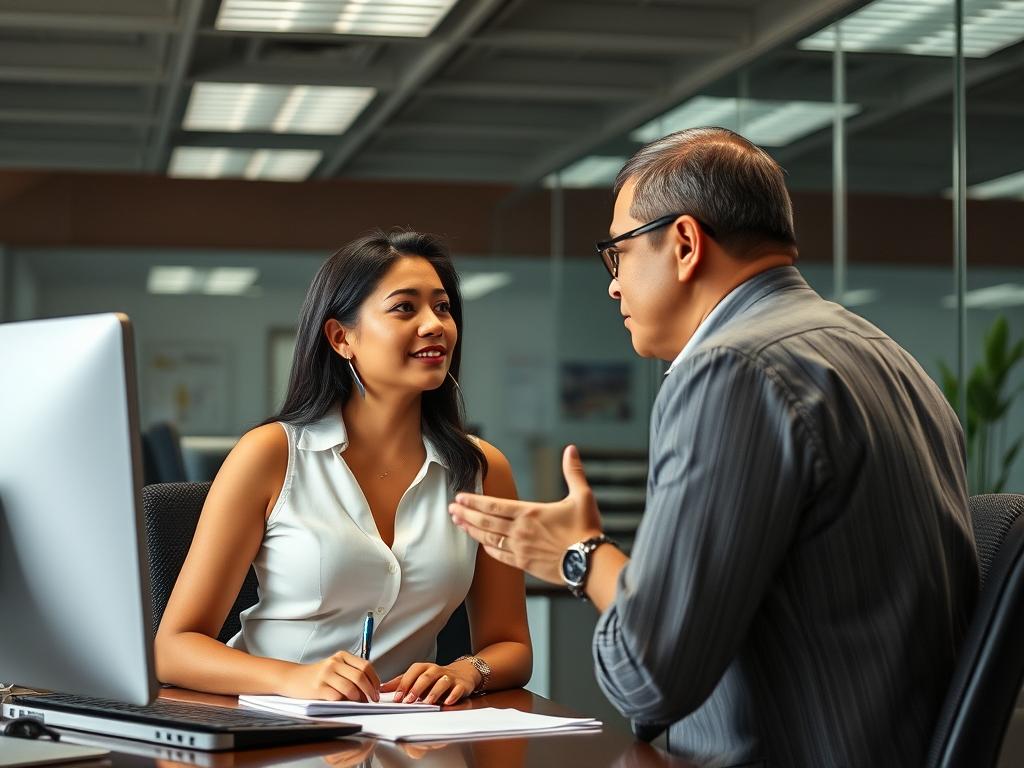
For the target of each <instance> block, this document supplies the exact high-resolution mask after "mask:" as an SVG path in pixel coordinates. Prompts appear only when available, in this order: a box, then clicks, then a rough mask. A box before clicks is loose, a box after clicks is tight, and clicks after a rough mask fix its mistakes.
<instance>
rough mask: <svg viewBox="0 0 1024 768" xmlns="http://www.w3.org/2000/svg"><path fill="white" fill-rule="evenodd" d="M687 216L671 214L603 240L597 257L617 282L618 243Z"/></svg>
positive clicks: (700, 222) (697, 220) (706, 229)
mask: <svg viewBox="0 0 1024 768" xmlns="http://www.w3.org/2000/svg"><path fill="white" fill-rule="evenodd" d="M685 215H686V214H684V213H670V214H668V215H667V216H662V217H660V218H657V219H655V220H654V221H649V222H647V223H646V224H644V225H642V226H639V227H637V228H636V229H631V230H629V232H623V233H622V234H621V235H619V236H618V237H613V238H612V239H611V240H602V241H601V242H599V243H595V244H594V248H595V249H596V250H597V255H598V256H600V257H601V261H602V262H603V263H604V268H605V269H607V270H608V274H609V275H611V276H612V279H613V280H617V279H618V277H619V250H618V248H616V247H615V246H616V245H617V244H618V243H621V242H622V241H623V240H630V239H632V238H634V237H639V236H640V235H646V234H647V233H648V232H653V231H654V230H656V229H661V228H662V227H667V226H668V225H669V224H671V223H672V222H673V221H675V220H676V219H678V218H679V217H680V216H685ZM694 221H696V222H697V223H698V224H700V226H701V228H702V229H703V230H704V231H705V232H707V233H708V235H710V236H711V237H714V236H715V231H714V230H713V229H711V227H709V226H708V225H707V224H705V223H704V222H702V221H700V220H699V219H694Z"/></svg>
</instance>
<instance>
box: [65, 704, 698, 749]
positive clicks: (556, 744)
mask: <svg viewBox="0 0 1024 768" xmlns="http://www.w3.org/2000/svg"><path fill="white" fill-rule="evenodd" d="M160 695H161V697H163V698H167V699H176V700H178V701H190V702H197V703H205V704H219V705H221V706H233V705H235V700H234V698H233V697H229V696H216V695H213V694H206V693H197V692H195V691H185V690H181V689H176V688H167V689H164V690H163V691H162V692H161V694H160ZM477 707H514V708H516V709H521V710H524V711H526V712H537V713H539V714H545V715H562V716H572V715H573V714H574V713H573V712H571V711H569V710H567V709H565V708H564V707H561V706H559V705H558V704H556V703H554V702H553V701H550V700H548V699H545V698H543V697H541V696H537V695H535V694H532V693H530V692H529V691H525V690H514V691H499V692H497V693H491V694H487V695H485V696H480V697H477V698H473V699H470V700H468V701H464V702H462V703H460V704H457V705H455V706H454V707H451V708H452V709H473V708H477ZM63 733H64V739H65V740H66V741H68V742H70V743H76V744H93V745H98V746H104V747H106V748H107V749H110V750H111V755H110V762H111V765H112V768H153V767H155V766H159V767H160V768H170V767H171V766H209V767H210V768H228V767H231V766H273V765H281V766H284V765H287V766H288V768H330V767H331V766H333V767H334V768H347V767H348V766H357V767H361V768H369V767H370V766H372V768H399V767H408V768H542V767H543V768H548V767H549V766H588V767H589V766H593V768H601V767H602V766H615V768H655V767H657V768H693V766H692V764H691V763H689V762H687V761H686V760H683V759H681V758H678V757H673V756H671V755H668V754H667V753H665V752H664V751H662V750H660V749H658V748H656V747H652V746H651V745H649V744H644V743H642V742H638V741H636V740H634V739H633V738H632V736H631V735H630V734H629V733H626V732H625V731H622V730H620V729H618V728H609V727H605V728H604V729H603V730H602V731H601V732H599V733H580V734H566V735H564V736H533V737H521V738H515V739H478V740H475V741H461V742H452V743H448V744H407V745H404V746H403V745H398V744H392V743H390V742H386V741H376V740H374V739H369V738H362V737H351V738H347V739H337V740H334V741H326V742H320V743H317V744H301V745H297V746H289V747H275V748H271V749H253V750H244V751H238V752H200V751H197V750H189V749H179V748H175V747H173V746H166V747H165V746H162V745H159V744H148V743H144V742H135V741H128V740H125V739H114V738H107V737H101V736H94V735H93V734H83V733H79V732H76V731H68V730H65V731H63Z"/></svg>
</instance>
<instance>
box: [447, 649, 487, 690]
mask: <svg viewBox="0 0 1024 768" xmlns="http://www.w3.org/2000/svg"><path fill="white" fill-rule="evenodd" d="M455 661H468V662H469V663H470V664H472V665H473V668H474V669H476V671H477V672H479V673H480V684H479V685H478V686H477V687H476V688H474V689H473V693H482V692H483V690H484V688H486V687H487V681H488V680H490V679H491V665H490V664H488V663H487V662H486V661H484V660H483V659H481V658H480V657H479V656H459V658H457V659H456V660H455ZM452 663H453V664H454V663H455V662H452Z"/></svg>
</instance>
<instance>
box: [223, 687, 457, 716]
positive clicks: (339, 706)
mask: <svg viewBox="0 0 1024 768" xmlns="http://www.w3.org/2000/svg"><path fill="white" fill-rule="evenodd" d="M238 703H239V704H243V705H245V706H249V707H258V708H260V709H269V710H271V711H273V712H282V713H284V714H288V715H361V714H365V715H378V714H383V713H386V712H437V711H438V710H439V709H441V707H440V706H439V705H437V704H422V703H412V704H403V703H402V702H400V701H397V702H396V701H395V696H394V694H393V693H382V694H381V695H380V701H324V700H322V699H292V698H289V697H288V696H249V695H242V696H239V697H238ZM346 719H347V718H346Z"/></svg>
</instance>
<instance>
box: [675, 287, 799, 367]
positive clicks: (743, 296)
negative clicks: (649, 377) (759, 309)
mask: <svg viewBox="0 0 1024 768" xmlns="http://www.w3.org/2000/svg"><path fill="white" fill-rule="evenodd" d="M800 287H803V288H809V286H808V285H807V282H806V281H805V280H804V278H803V276H802V275H801V274H800V272H799V270H798V269H797V268H796V267H773V268H772V269H766V270H765V271H764V272H758V273H757V274H756V275H754V276H753V277H751V278H749V279H747V280H745V281H744V282H742V283H740V284H739V285H737V286H736V287H735V288H733V289H732V290H731V291H729V293H727V294H726V295H725V296H724V297H723V298H722V300H721V301H719V302H718V304H716V305H715V308H714V309H712V310H711V312H710V313H709V314H708V316H707V317H705V318H704V320H703V321H702V322H701V324H700V325H698V326H697V330H696V331H694V333H693V336H691V337H690V340H689V341H687V342H686V344H685V345H684V346H683V348H682V349H681V350H680V351H679V354H678V355H676V358H675V360H673V361H672V364H671V365H670V366H669V367H668V370H667V371H665V375H666V376H668V375H669V374H670V373H672V371H673V370H675V368H676V367H677V366H678V365H679V363H681V362H682V361H683V360H684V359H685V358H686V357H687V356H688V355H690V354H691V353H692V352H693V350H695V349H696V348H697V346H698V345H699V344H700V343H701V342H702V341H704V339H706V338H707V337H708V336H710V335H711V334H712V333H714V332H715V331H717V330H719V329H720V328H722V327H723V326H725V325H726V324H727V323H729V322H730V321H732V320H733V319H734V318H735V317H736V316H738V315H740V314H742V313H743V312H744V311H746V310H747V309H748V308H749V307H751V306H752V305H753V304H755V303H757V302H758V301H760V300H761V299H763V298H764V297H765V296H767V295H769V294H771V293H774V292H776V291H778V290H781V289H785V288H800Z"/></svg>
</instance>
